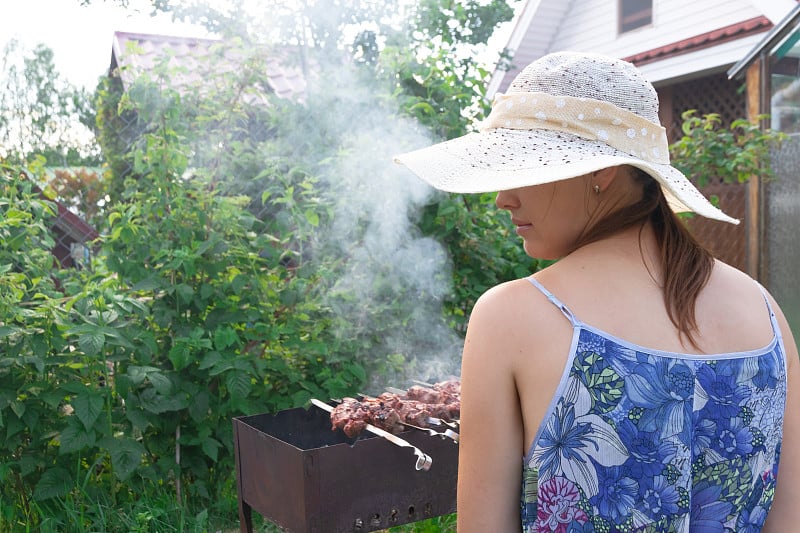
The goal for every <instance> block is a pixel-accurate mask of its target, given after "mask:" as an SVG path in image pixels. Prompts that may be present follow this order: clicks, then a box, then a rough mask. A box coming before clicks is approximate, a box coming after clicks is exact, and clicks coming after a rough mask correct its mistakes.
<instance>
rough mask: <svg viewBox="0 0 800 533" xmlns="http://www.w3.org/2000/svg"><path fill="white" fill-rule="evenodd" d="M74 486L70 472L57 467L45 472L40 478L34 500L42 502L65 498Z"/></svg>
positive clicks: (34, 491)
mask: <svg viewBox="0 0 800 533" xmlns="http://www.w3.org/2000/svg"><path fill="white" fill-rule="evenodd" d="M74 486H75V484H74V482H73V481H72V477H71V476H70V474H69V471H67V470H66V469H64V468H61V467H58V466H56V467H54V468H51V469H49V470H47V471H45V473H44V474H42V477H41V478H39V482H38V483H37V484H36V488H35V489H34V490H33V499H34V500H37V501H42V500H47V499H49V498H63V497H64V496H66V495H67V493H68V492H69V491H70V490H71V489H72V487H74Z"/></svg>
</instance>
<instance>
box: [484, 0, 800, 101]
mask: <svg viewBox="0 0 800 533" xmlns="http://www.w3.org/2000/svg"><path fill="white" fill-rule="evenodd" d="M617 4H618V0H529V4H528V5H527V6H526V8H525V11H527V13H525V12H524V13H523V16H522V17H520V22H519V24H518V26H517V27H516V28H515V29H514V32H513V33H512V36H511V39H510V41H509V48H510V49H511V50H512V52H514V59H513V66H514V68H512V69H511V70H509V71H508V72H505V73H504V72H497V73H496V75H495V77H494V78H493V79H492V82H491V83H490V85H489V88H488V95H489V96H490V97H491V96H492V95H493V94H494V93H495V92H497V91H504V90H505V89H506V87H507V86H508V84H509V83H510V82H511V80H512V79H513V78H514V76H515V75H516V74H517V73H518V72H519V70H520V69H522V68H523V67H524V66H525V65H527V64H528V63H530V62H531V61H533V60H535V59H537V58H539V57H541V56H543V55H545V54H548V53H550V52H558V51H562V50H575V51H582V52H597V53H601V54H606V55H610V56H614V57H629V56H633V55H636V54H639V53H642V52H646V51H648V50H653V49H655V48H659V47H661V46H665V45H668V44H672V43H676V42H679V41H683V40H685V39H690V38H692V37H696V36H698V35H702V34H704V33H707V32H710V31H713V30H717V29H720V28H723V27H725V26H730V25H732V24H736V23H738V22H743V21H746V20H750V19H753V18H756V17H759V16H762V15H764V16H767V18H769V19H770V20H771V21H772V22H773V23H776V22H778V21H779V20H780V19H782V18H783V16H785V14H787V13H789V12H790V11H791V9H792V7H794V5H795V0H653V23H652V24H651V25H649V26H645V27H642V28H639V29H636V30H633V31H631V32H628V33H625V34H622V35H618V34H617V16H618V11H617V9H618V8H617ZM765 31H766V30H765ZM763 35H764V33H759V34H757V35H751V36H749V37H744V38H738V39H736V40H735V41H732V42H728V43H724V44H721V45H715V46H711V47H708V48H703V49H701V50H698V51H695V52H691V53H683V54H679V55H677V56H673V57H669V58H667V59H659V60H656V61H654V62H652V63H648V64H645V65H642V67H641V68H642V70H643V71H644V72H645V73H646V75H647V76H648V78H649V79H650V80H651V81H652V82H653V83H659V82H665V81H671V80H672V81H677V80H679V79H682V78H687V77H692V76H697V75H702V74H704V73H709V72H712V71H720V70H725V69H726V68H728V67H729V66H730V65H732V64H734V63H736V62H737V61H739V60H740V59H742V58H743V57H744V56H745V55H746V54H747V52H748V51H749V50H750V47H752V46H753V45H754V44H755V43H757V42H758V41H759V39H760V38H761V37H762V36H763Z"/></svg>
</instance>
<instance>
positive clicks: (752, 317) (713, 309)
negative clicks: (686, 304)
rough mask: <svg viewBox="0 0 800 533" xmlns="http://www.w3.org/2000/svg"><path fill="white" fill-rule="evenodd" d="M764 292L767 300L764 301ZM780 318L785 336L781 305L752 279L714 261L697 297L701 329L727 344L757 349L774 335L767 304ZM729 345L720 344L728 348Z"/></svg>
mask: <svg viewBox="0 0 800 533" xmlns="http://www.w3.org/2000/svg"><path fill="white" fill-rule="evenodd" d="M765 295H766V298H767V300H766V301H765ZM767 302H769V308H771V309H772V310H773V311H774V312H775V314H776V316H778V317H779V324H781V323H782V326H781V330H782V334H783V336H784V338H786V336H787V333H788V334H789V335H790V334H791V333H790V332H788V331H783V330H784V328H787V329H788V325H786V322H785V319H783V314H782V313H781V310H780V306H778V304H777V303H776V302H775V300H774V298H772V296H771V295H770V294H769V293H768V292H767V291H766V290H763V288H762V287H761V285H760V284H758V283H757V282H756V281H755V280H753V278H751V277H750V276H748V275H747V274H745V273H744V272H741V271H740V270H737V269H736V268H734V267H732V266H730V265H727V264H725V263H723V262H721V261H717V262H716V264H715V265H714V270H713V272H712V274H711V278H710V279H709V281H708V284H707V285H706V287H705V288H704V289H703V291H702V292H701V293H700V296H699V297H698V300H697V316H698V323H699V325H700V328H701V330H705V331H706V332H707V333H709V334H710V335H704V336H705V337H706V338H707V339H708V338H713V337H716V338H717V339H722V341H723V342H726V343H727V344H730V345H734V346H735V345H737V344H738V345H741V346H742V347H745V348H750V349H756V348H760V347H762V346H764V345H766V344H767V343H768V342H769V341H770V340H771V339H772V337H773V330H772V322H771V320H770V318H769V313H768V306H767ZM727 348H730V346H727V347H726V346H721V347H720V349H727Z"/></svg>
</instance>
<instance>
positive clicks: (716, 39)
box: [624, 16, 773, 66]
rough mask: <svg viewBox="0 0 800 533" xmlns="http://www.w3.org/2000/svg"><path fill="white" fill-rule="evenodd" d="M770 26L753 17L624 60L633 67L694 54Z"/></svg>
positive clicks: (764, 29) (764, 18)
mask: <svg viewBox="0 0 800 533" xmlns="http://www.w3.org/2000/svg"><path fill="white" fill-rule="evenodd" d="M772 26H773V24H772V22H770V20H769V19H768V18H767V17H764V16H760V17H755V18H752V19H749V20H744V21H742V22H737V23H736V24H731V25H730V26H725V27H723V28H719V29H716V30H712V31H709V32H706V33H701V34H700V35H695V36H694V37H690V38H688V39H684V40H682V41H677V42H674V43H670V44H667V45H664V46H659V47H658V48H653V49H652V50H647V51H646V52H641V53H639V54H634V55H632V56H629V57H626V58H624V59H625V60H626V61H629V62H631V63H633V64H634V65H637V66H641V65H644V64H647V63H652V62H653V61H659V60H662V59H667V58H669V57H673V56H677V55H681V54H687V53H689V52H695V51H697V50H702V49H703V48H708V47H711V46H716V45H718V44H722V43H725V42H728V41H732V40H735V39H741V38H742V37H747V36H749V35H754V34H757V33H762V32H765V31H767V30H769V29H770V28H772Z"/></svg>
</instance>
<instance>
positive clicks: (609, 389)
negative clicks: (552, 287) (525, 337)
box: [521, 278, 786, 533]
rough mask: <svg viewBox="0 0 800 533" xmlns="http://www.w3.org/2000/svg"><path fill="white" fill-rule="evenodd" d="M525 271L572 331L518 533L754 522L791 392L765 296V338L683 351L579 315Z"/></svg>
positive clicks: (538, 441)
mask: <svg viewBox="0 0 800 533" xmlns="http://www.w3.org/2000/svg"><path fill="white" fill-rule="evenodd" d="M528 279H529V280H530V282H531V283H533V285H534V286H536V287H537V288H538V289H539V290H540V291H542V292H543V293H544V294H545V295H546V296H547V297H548V299H549V300H550V301H551V302H552V303H553V304H555V305H556V306H557V307H558V308H559V309H560V310H561V311H562V312H563V313H564V315H565V316H566V317H567V318H568V319H569V320H570V322H571V323H572V325H573V328H574V333H573V338H572V346H571V348H570V355H569V359H568V361H567V364H566V367H565V369H564V374H563V376H562V378H561V382H560V383H559V386H558V389H557V390H556V394H555V395H554V397H553V400H552V402H551V404H550V406H549V408H548V411H547V413H546V414H545V417H544V419H543V421H542V424H541V426H540V427H539V429H538V432H537V434H536V436H535V438H534V440H533V444H532V446H531V449H530V451H529V452H528V454H527V455H526V456H525V458H524V465H523V476H522V498H521V499H522V505H521V512H522V531H523V533H532V532H557V533H579V532H580V533H588V532H597V533H600V532H602V533H613V532H623V531H625V532H651V533H666V532H676V533H684V532H689V533H695V532H697V533H700V532H703V533H714V532H720V533H722V532H733V531H736V532H739V533H743V532H744V533H750V532H758V531H760V530H761V527H762V526H763V524H764V521H765V520H766V517H767V512H768V511H769V509H770V506H771V505H772V499H773V496H774V493H775V478H776V475H777V470H778V458H779V454H780V445H781V436H782V428H783V413H784V405H785V402H786V361H785V355H784V348H783V341H782V339H781V334H780V328H779V327H778V325H777V322H776V319H775V315H774V314H773V311H772V308H771V307H770V305H769V302H768V301H767V304H766V309H767V310H768V312H769V314H770V317H771V321H772V328H773V331H774V338H773V340H772V342H771V343H770V344H769V346H767V347H765V348H763V349H760V350H754V351H749V352H741V353H730V354H720V355H710V356H707V355H690V354H678V353H670V352H661V351H657V350H650V349H645V348H642V347H640V346H636V345H633V344H631V343H628V342H625V341H623V340H621V339H618V338H616V337H613V336H611V335H609V334H607V333H604V332H602V331H599V330H597V329H595V328H592V327H591V326H588V325H586V324H583V323H581V322H580V321H579V320H578V319H577V318H575V316H574V315H573V314H572V313H571V312H570V311H569V309H567V307H566V306H564V305H563V304H562V303H561V302H560V301H559V300H558V299H556V298H555V297H554V296H553V295H552V294H551V293H550V292H549V291H547V289H545V288H544V287H543V286H542V285H541V284H539V283H538V282H537V281H536V280H534V279H533V278H528ZM762 290H763V289H762ZM765 300H766V296H765Z"/></svg>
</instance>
